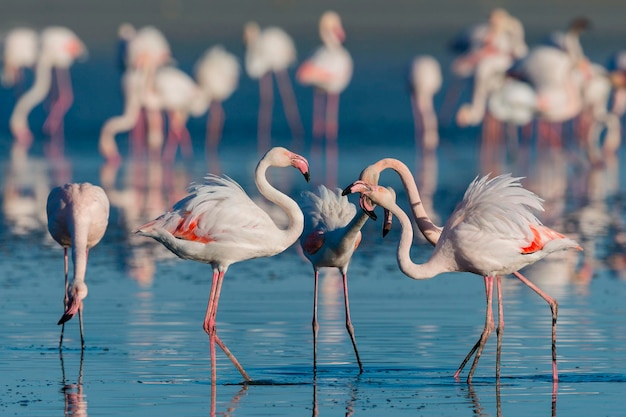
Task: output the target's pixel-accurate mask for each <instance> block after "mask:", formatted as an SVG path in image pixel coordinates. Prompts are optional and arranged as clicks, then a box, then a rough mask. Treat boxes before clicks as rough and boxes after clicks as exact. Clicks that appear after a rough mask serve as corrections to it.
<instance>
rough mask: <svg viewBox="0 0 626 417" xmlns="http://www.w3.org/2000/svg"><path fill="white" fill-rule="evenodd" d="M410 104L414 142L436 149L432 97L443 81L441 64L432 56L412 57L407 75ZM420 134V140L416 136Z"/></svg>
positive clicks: (435, 120)
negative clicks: (408, 74) (413, 125)
mask: <svg viewBox="0 0 626 417" xmlns="http://www.w3.org/2000/svg"><path fill="white" fill-rule="evenodd" d="M409 82H410V84H411V90H412V91H411V104H412V108H413V121H414V123H415V143H416V144H417V143H420V142H421V147H422V149H424V150H427V151H433V150H435V149H437V146H438V145H439V132H438V127H437V126H438V123H437V114H436V113H435V109H434V105H433V97H434V96H435V94H437V92H438V91H439V89H440V88H441V84H442V82H443V77H442V75H441V66H440V65H439V62H438V61H437V60H436V59H435V58H434V57H432V56H428V55H420V56H417V57H415V58H414V59H413V62H412V64H411V73H410V76H409ZM420 135H421V140H418V137H419V136H420Z"/></svg>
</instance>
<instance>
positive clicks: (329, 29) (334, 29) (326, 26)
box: [320, 10, 346, 45]
mask: <svg viewBox="0 0 626 417" xmlns="http://www.w3.org/2000/svg"><path fill="white" fill-rule="evenodd" d="M320 38H322V41H323V42H324V43H325V44H327V45H340V44H342V43H343V42H344V41H345V40H346V32H345V31H344V29H343V25H342V23H341V17H339V14H337V12H334V11H331V10H329V11H327V12H325V13H324V14H323V15H322V17H321V18H320Z"/></svg>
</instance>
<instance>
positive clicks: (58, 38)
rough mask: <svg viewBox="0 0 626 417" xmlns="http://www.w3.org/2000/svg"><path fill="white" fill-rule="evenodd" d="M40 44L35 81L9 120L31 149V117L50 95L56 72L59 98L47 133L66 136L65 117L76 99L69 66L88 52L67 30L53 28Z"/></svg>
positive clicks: (47, 124) (20, 139)
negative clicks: (33, 111)
mask: <svg viewBox="0 0 626 417" xmlns="http://www.w3.org/2000/svg"><path fill="white" fill-rule="evenodd" d="M40 42H41V49H40V53H39V57H38V58H37V65H36V68H35V82H34V83H33V85H32V87H31V88H30V89H29V90H28V91H26V92H25V93H24V94H23V95H22V96H21V97H20V99H19V100H18V101H17V103H16V104H15V107H14V108H13V112H12V113H11V118H10V119H9V127H10V128H11V133H12V134H13V137H14V138H15V139H16V140H17V141H18V142H20V143H22V144H24V145H25V146H26V147H28V146H30V144H31V143H32V140H33V134H32V132H31V130H30V128H29V127H28V115H29V114H30V112H31V111H32V109H33V108H34V107H35V106H36V105H38V104H39V103H41V102H42V101H43V100H44V99H45V98H46V96H47V95H48V93H49V92H50V88H51V86H52V81H53V80H52V73H53V72H54V74H55V75H56V76H55V82H56V87H57V94H58V97H56V100H55V101H54V103H53V104H52V106H51V107H50V111H49V113H48V118H47V119H46V121H45V123H44V130H45V131H47V132H49V133H50V134H59V135H60V136H63V132H62V127H63V117H64V116H65V113H66V112H67V110H68V109H69V108H70V106H71V105H72V102H73V100H74V95H73V92H72V83H71V80H70V75H69V67H70V66H71V65H72V63H73V62H74V60H75V59H76V58H78V57H79V56H81V55H84V54H85V53H86V51H87V49H86V48H85V45H84V44H83V42H82V41H81V40H80V39H79V38H78V36H76V34H75V33H74V32H72V31H71V30H70V29H68V28H65V27H59V26H53V27H49V28H47V29H44V30H43V32H42V33H41V37H40ZM53 70H54V71H53Z"/></svg>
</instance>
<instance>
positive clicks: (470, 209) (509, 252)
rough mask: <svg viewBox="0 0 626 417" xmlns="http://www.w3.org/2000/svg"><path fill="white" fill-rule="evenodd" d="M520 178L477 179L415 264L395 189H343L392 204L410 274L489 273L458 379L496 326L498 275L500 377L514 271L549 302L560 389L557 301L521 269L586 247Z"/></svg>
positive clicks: (367, 201) (362, 185) (403, 265)
mask: <svg viewBox="0 0 626 417" xmlns="http://www.w3.org/2000/svg"><path fill="white" fill-rule="evenodd" d="M519 180H520V178H514V177H512V176H511V175H510V174H505V175H499V176H497V177H494V178H489V176H485V177H482V178H480V179H479V178H476V179H475V180H474V181H473V182H472V183H471V184H470V185H469V187H468V189H467V191H466V192H465V195H464V197H463V200H462V201H461V202H460V203H459V204H458V205H457V208H456V209H455V211H454V212H453V213H452V215H451V216H450V218H449V219H448V221H447V223H446V225H445V227H444V229H443V232H442V234H441V237H440V238H439V240H438V241H437V244H436V246H435V250H434V252H433V254H432V255H431V257H430V259H429V260H428V261H427V262H426V263H425V264H421V265H419V264H415V263H413V262H412V261H411V259H410V254H409V251H410V247H411V243H412V241H413V231H412V226H411V221H410V220H409V218H408V216H407V215H406V214H405V213H404V211H403V210H402V209H401V208H400V207H399V206H398V205H397V204H396V203H395V193H393V192H390V191H389V190H387V189H385V188H383V187H380V186H377V185H372V184H368V183H366V182H363V181H356V182H355V183H353V184H352V185H350V186H348V187H347V188H346V189H345V190H344V194H348V193H353V192H359V193H361V200H360V203H361V206H362V208H363V209H364V210H366V211H372V210H373V206H372V203H373V204H377V205H380V206H381V207H384V208H386V209H388V210H389V211H390V212H391V213H392V214H393V215H394V216H396V217H397V218H398V220H399V221H400V224H401V226H402V236H401V239H400V243H399V244H398V265H399V267H400V269H401V270H402V272H403V273H404V274H405V275H407V276H408V277H410V278H413V279H427V278H432V277H434V276H436V275H438V274H441V273H444V272H472V273H475V274H479V275H482V276H483V277H484V281H485V291H486V296H487V312H486V317H485V328H484V330H483V332H482V334H481V336H480V338H479V340H478V341H477V342H476V344H475V345H474V347H473V348H472V349H471V350H470V352H469V353H468V355H467V356H466V357H465V359H464V360H463V362H462V363H461V366H460V367H459V368H458V370H457V371H456V372H455V374H454V376H455V378H458V376H459V374H460V373H461V371H462V370H463V368H464V366H465V364H466V363H467V361H468V360H469V359H470V358H471V356H472V355H474V354H475V357H474V361H473V364H472V367H471V369H470V371H469V374H468V377H467V381H468V382H471V380H472V376H473V374H474V371H475V369H476V365H477V364H478V359H479V358H480V355H481V353H482V350H483V347H484V346H485V344H486V342H487V340H488V338H489V336H490V334H491V332H492V331H493V329H494V319H493V312H492V307H491V304H492V291H493V281H494V277H495V279H496V287H497V291H498V328H497V330H496V332H497V335H498V358H497V360H496V376H497V377H499V375H500V369H499V363H500V361H499V356H500V355H499V353H500V350H501V337H502V331H503V329H504V317H503V314H502V313H503V309H502V293H501V276H502V275H505V274H510V273H512V274H513V275H515V276H516V277H517V278H518V279H519V280H520V281H522V282H523V283H524V284H526V285H527V286H528V287H529V288H531V289H532V290H533V291H535V292H536V293H537V294H538V295H539V296H541V298H543V299H544V300H545V301H546V302H548V304H549V305H550V309H551V311H552V377H553V381H554V384H555V386H554V389H556V383H557V382H558V372H557V365H556V319H557V312H558V303H557V301H556V300H554V299H553V298H552V297H550V296H548V295H547V294H545V293H544V292H543V291H542V290H541V289H539V288H538V287H537V286H536V285H535V284H533V283H532V281H530V280H528V279H527V278H526V277H524V276H523V275H522V274H520V273H519V272H518V270H519V269H521V268H523V267H524V266H526V265H530V264H532V263H534V262H537V261H539V260H541V259H543V258H544V257H546V256H548V255H549V254H551V253H553V252H556V251H561V250H565V249H571V248H574V249H578V250H581V247H580V246H579V245H578V243H576V242H575V241H573V240H571V239H569V238H567V237H566V236H564V235H562V234H560V233H558V232H556V231H554V230H552V229H550V228H548V227H546V226H544V225H543V224H542V223H541V222H540V221H539V219H537V217H536V216H535V214H534V213H533V212H534V211H541V210H543V207H542V200H541V199H540V198H539V197H537V196H536V195H535V194H533V193H532V192H530V191H528V190H526V189H525V188H523V187H522V185H521V183H520V182H519ZM554 393H556V392H554Z"/></svg>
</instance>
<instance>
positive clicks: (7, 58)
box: [2, 27, 39, 87]
mask: <svg viewBox="0 0 626 417" xmlns="http://www.w3.org/2000/svg"><path fill="white" fill-rule="evenodd" d="M38 52H39V35H38V34H37V32H36V31H35V30H34V29H31V28H28V27H17V28H15V29H12V30H11V31H9V33H7V34H6V37H5V38H4V53H3V56H2V61H3V68H2V85H4V86H5V87H16V86H19V85H20V84H22V83H23V82H24V70H25V69H31V70H32V69H33V68H34V66H35V64H36V62H37V56H38Z"/></svg>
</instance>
